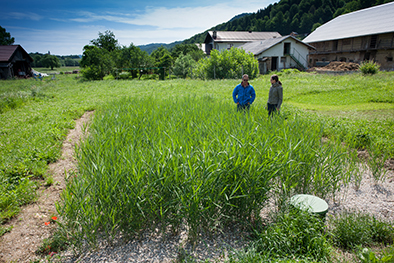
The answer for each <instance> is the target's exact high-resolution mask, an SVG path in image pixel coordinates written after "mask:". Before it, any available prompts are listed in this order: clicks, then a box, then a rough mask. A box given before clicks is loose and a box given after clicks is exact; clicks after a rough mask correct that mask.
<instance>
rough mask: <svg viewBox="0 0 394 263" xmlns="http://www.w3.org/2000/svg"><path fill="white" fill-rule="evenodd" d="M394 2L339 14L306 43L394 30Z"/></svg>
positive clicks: (312, 34) (307, 38)
mask: <svg viewBox="0 0 394 263" xmlns="http://www.w3.org/2000/svg"><path fill="white" fill-rule="evenodd" d="M393 14H394V2H390V3H387V4H383V5H378V6H374V7H370V8H366V9H362V10H358V11H355V12H352V13H348V14H345V15H341V16H338V17H336V18H334V19H332V20H330V21H328V22H327V23H325V24H323V25H321V26H320V27H318V28H317V29H316V30H315V31H313V32H312V33H311V34H310V35H309V36H307V37H306V38H305V39H304V42H306V43H313V42H320V41H328V40H334V39H344V38H350V37H358V36H366V35H374V34H382V33H388V32H394V15H393Z"/></svg>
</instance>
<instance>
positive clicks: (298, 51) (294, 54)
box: [239, 35, 315, 74]
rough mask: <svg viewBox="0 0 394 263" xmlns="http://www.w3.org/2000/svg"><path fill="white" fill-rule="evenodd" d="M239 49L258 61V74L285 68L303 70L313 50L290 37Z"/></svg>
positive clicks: (268, 40) (252, 44)
mask: <svg viewBox="0 0 394 263" xmlns="http://www.w3.org/2000/svg"><path fill="white" fill-rule="evenodd" d="M239 48H242V49H244V50H245V51H246V52H247V53H248V52H251V53H253V55H254V57H255V58H256V59H257V60H258V61H259V71H260V74H266V73H267V72H268V71H270V70H271V71H274V70H282V69H286V68H298V69H301V70H305V69H306V68H307V67H308V54H309V52H310V50H313V51H314V50H315V48H314V47H312V46H310V45H308V44H306V43H304V42H302V41H301V40H298V39H297V38H295V37H293V36H291V35H288V36H283V37H277V38H270V39H266V40H261V41H254V42H249V43H246V44H244V45H242V46H240V47H239Z"/></svg>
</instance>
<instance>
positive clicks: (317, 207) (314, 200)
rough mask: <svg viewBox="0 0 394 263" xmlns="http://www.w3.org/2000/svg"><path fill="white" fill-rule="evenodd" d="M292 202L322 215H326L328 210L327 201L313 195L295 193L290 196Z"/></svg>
mask: <svg viewBox="0 0 394 263" xmlns="http://www.w3.org/2000/svg"><path fill="white" fill-rule="evenodd" d="M290 203H291V204H292V205H294V206H296V207H299V208H300V209H303V210H306V211H309V212H311V213H313V214H318V215H322V216H325V215H326V213H327V211H328V204H327V202H326V201H324V200H323V199H321V198H319V197H317V196H313V195H304V194H300V195H294V196H292V197H291V198H290Z"/></svg>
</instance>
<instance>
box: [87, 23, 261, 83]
mask: <svg viewBox="0 0 394 263" xmlns="http://www.w3.org/2000/svg"><path fill="white" fill-rule="evenodd" d="M215 51H216V50H214V51H213V52H212V53H211V56H210V57H209V58H208V57H206V55H205V53H204V52H203V51H202V50H201V49H200V47H198V46H197V45H196V44H185V43H181V44H177V45H175V46H174V47H173V48H171V49H170V50H168V49H166V48H164V47H163V46H160V47H159V48H157V49H155V50H154V51H152V53H151V54H150V55H149V54H148V53H147V52H146V51H142V50H141V49H140V48H139V47H137V46H134V45H133V43H131V44H130V45H129V46H120V45H119V44H118V40H117V39H116V38H115V35H114V33H113V32H111V31H109V30H107V31H105V32H104V33H101V32H99V37H98V38H97V39H93V40H91V41H90V45H86V46H85V47H84V48H83V55H82V59H81V61H80V66H81V68H82V69H81V73H82V75H83V77H84V78H86V79H88V80H101V79H104V78H109V77H110V78H115V77H116V78H122V79H133V78H139V79H141V78H142V79H147V78H156V77H157V76H160V79H164V78H165V77H169V75H170V74H171V75H173V76H176V77H181V78H187V77H190V78H202V79H212V78H239V77H240V75H241V73H242V72H243V71H245V72H246V71H247V72H248V74H249V75H250V77H251V78H253V77H255V76H256V75H257V73H258V62H257V60H255V59H254V58H253V55H252V54H246V52H245V51H244V50H241V49H235V48H234V49H231V50H229V51H224V52H220V53H219V52H216V53H215Z"/></svg>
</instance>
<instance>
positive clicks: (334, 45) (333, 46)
mask: <svg viewBox="0 0 394 263" xmlns="http://www.w3.org/2000/svg"><path fill="white" fill-rule="evenodd" d="M337 50H338V40H334V41H333V42H332V51H337Z"/></svg>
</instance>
